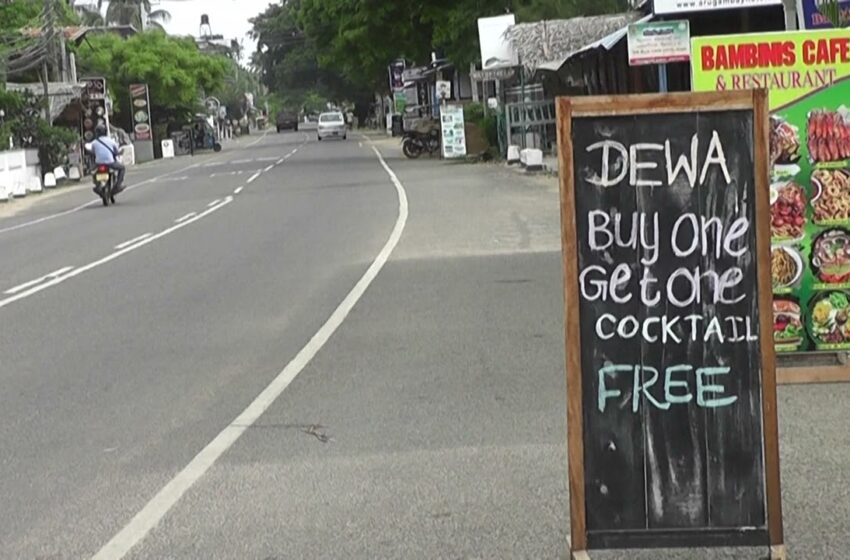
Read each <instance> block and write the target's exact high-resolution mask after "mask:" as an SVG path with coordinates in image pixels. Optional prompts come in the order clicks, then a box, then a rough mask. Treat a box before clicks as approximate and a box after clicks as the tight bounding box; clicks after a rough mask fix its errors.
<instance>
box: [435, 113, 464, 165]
mask: <svg viewBox="0 0 850 560" xmlns="http://www.w3.org/2000/svg"><path fill="white" fill-rule="evenodd" d="M440 128H441V131H442V135H443V157H444V158H446V159H453V158H462V157H466V132H465V129H464V122H463V107H462V106H460V105H444V106H442V107H440Z"/></svg>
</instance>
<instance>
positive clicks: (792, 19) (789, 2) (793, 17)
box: [782, 0, 797, 31]
mask: <svg viewBox="0 0 850 560" xmlns="http://www.w3.org/2000/svg"><path fill="white" fill-rule="evenodd" d="M782 10H783V11H784V12H785V30H786V31H795V30H796V29H797V0H782Z"/></svg>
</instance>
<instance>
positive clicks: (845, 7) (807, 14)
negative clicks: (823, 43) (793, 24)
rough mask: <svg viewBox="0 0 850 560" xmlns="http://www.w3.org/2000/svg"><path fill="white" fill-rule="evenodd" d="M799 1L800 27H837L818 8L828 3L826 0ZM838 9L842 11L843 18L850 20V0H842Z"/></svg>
mask: <svg viewBox="0 0 850 560" xmlns="http://www.w3.org/2000/svg"><path fill="white" fill-rule="evenodd" d="M798 2H799V7H800V9H799V11H798V14H799V15H800V27H802V28H803V29H832V28H833V27H835V26H834V25H832V24H831V23H830V22H829V20H828V19H826V16H824V15H823V14H822V13H821V12H820V10H819V9H818V8H819V7H820V6H822V5H824V4H826V2H825V1H824V0H798ZM838 9H839V10H840V11H841V17H842V19H844V20H847V21H850V0H840V1H839V2H838Z"/></svg>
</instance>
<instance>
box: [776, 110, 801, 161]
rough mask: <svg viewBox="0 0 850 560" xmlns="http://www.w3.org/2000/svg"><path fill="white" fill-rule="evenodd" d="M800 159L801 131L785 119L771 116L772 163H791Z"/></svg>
mask: <svg viewBox="0 0 850 560" xmlns="http://www.w3.org/2000/svg"><path fill="white" fill-rule="evenodd" d="M799 160H800V132H799V130H798V129H797V127H796V126H794V125H791V124H788V122H786V121H785V119H783V118H781V117H779V116H776V115H773V116H771V117H770V163H771V164H772V165H789V164H794V163H797V162H798V161H799Z"/></svg>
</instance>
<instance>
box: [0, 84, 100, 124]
mask: <svg viewBox="0 0 850 560" xmlns="http://www.w3.org/2000/svg"><path fill="white" fill-rule="evenodd" d="M84 87H85V86H84V85H83V84H75V83H71V82H48V84H47V100H48V103H49V104H50V120H51V122H52V121H53V120H55V119H56V117H58V116H59V115H61V114H62V111H64V110H65V107H67V106H68V105H69V104H70V103H71V102H73V101H74V100H75V99H79V98H80V95H81V94H82V92H83V89H84ZM6 89H7V90H8V91H14V92H19V93H23V92H25V91H29V92H31V93H32V94H33V95H35V96H37V97H42V96H43V95H44V86H43V85H42V84H40V83H38V82H36V83H31V84H16V83H11V82H9V83H7V84H6Z"/></svg>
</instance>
